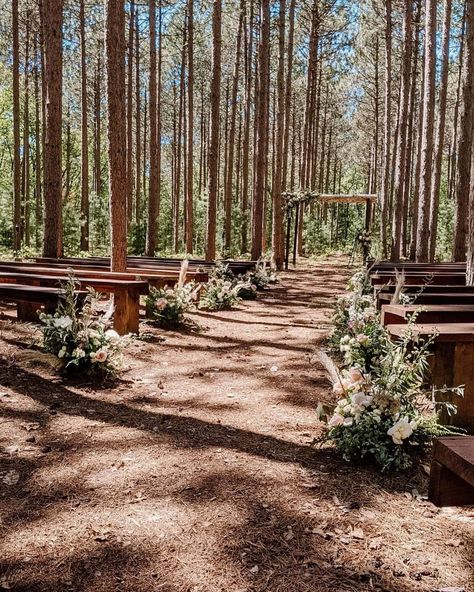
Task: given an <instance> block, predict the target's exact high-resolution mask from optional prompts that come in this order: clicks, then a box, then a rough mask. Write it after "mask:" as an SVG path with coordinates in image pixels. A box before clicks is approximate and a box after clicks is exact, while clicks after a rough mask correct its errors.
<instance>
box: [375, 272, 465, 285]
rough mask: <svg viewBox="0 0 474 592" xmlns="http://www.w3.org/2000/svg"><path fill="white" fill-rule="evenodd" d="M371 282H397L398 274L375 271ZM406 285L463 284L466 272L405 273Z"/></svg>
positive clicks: (381, 283) (377, 283)
mask: <svg viewBox="0 0 474 592" xmlns="http://www.w3.org/2000/svg"><path fill="white" fill-rule="evenodd" d="M370 282H371V284H372V285H373V286H380V285H384V284H396V283H397V282H398V278H397V275H396V274H395V273H391V272H382V273H375V274H371V275H370ZM403 283H404V285H413V284H415V285H419V284H426V285H429V284H441V285H453V286H462V285H464V286H465V285H466V273H465V272H463V271H459V272H458V271H454V272H435V273H429V274H428V273H425V272H410V273H405V275H404V277H403Z"/></svg>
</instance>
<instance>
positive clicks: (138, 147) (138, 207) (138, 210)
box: [134, 6, 142, 225]
mask: <svg viewBox="0 0 474 592" xmlns="http://www.w3.org/2000/svg"><path fill="white" fill-rule="evenodd" d="M134 29H135V223H136V224H137V225H139V224H141V221H142V195H141V193H142V191H141V188H142V179H141V159H142V144H141V142H142V136H141V95H140V87H141V84H140V37H139V32H140V29H139V26H138V6H136V7H135V27H134Z"/></svg>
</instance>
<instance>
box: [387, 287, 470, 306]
mask: <svg viewBox="0 0 474 592" xmlns="http://www.w3.org/2000/svg"><path fill="white" fill-rule="evenodd" d="M391 301H392V294H390V293H387V292H381V293H380V294H378V295H377V306H378V307H379V308H380V307H381V306H383V305H384V304H390V303H391ZM415 303H416V304H418V305H424V304H442V305H449V304H456V305H457V304H474V291H467V292H463V291H460V292H458V291H457V290H456V289H455V286H453V287H452V291H451V292H429V291H426V292H421V293H420V294H418V295H417V297H416V300H415Z"/></svg>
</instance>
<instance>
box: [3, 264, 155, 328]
mask: <svg viewBox="0 0 474 592" xmlns="http://www.w3.org/2000/svg"><path fill="white" fill-rule="evenodd" d="M7 268H8V267H7V266H5V267H2V266H0V286H2V282H3V283H5V282H11V283H16V284H23V285H29V286H41V287H55V288H57V287H60V286H61V284H62V283H64V282H66V281H67V279H68V272H67V271H64V272H63V273H58V272H57V270H54V271H51V270H47V269H45V270H43V273H41V274H37V273H35V272H36V271H38V268H33V269H32V270H30V269H29V268H27V267H20V268H19V269H22V270H23V272H16V271H12V272H9V271H5V270H6V269H7ZM12 269H16V268H12ZM126 277H127V279H116V277H112V278H111V277H110V275H109V274H107V273H104V272H102V273H101V274H100V275H98V276H97V277H88V276H82V275H81V276H79V277H75V279H76V280H77V282H78V286H79V288H80V289H84V288H87V287H92V288H94V289H95V290H96V291H98V292H101V293H106V294H113V297H114V316H113V325H114V328H115V330H116V331H117V333H119V334H120V335H124V334H127V333H138V331H139V324H140V295H142V294H147V293H148V283H147V282H146V281H139V280H136V279H133V276H126ZM129 278H132V279H129Z"/></svg>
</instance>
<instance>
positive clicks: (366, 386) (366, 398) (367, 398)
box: [328, 368, 417, 445]
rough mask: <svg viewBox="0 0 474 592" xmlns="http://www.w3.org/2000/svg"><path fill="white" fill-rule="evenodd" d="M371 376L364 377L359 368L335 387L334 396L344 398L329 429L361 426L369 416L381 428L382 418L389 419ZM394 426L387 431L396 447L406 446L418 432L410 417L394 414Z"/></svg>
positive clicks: (349, 372)
mask: <svg viewBox="0 0 474 592" xmlns="http://www.w3.org/2000/svg"><path fill="white" fill-rule="evenodd" d="M374 386H375V385H374V384H373V383H372V380H371V378H370V376H364V374H363V372H362V371H361V370H360V368H349V370H345V371H344V372H343V375H342V377H341V378H340V380H339V381H338V382H336V383H335V384H334V385H333V392H334V393H335V394H336V395H338V396H342V397H343V398H341V399H340V400H339V401H338V402H337V405H336V408H335V410H334V413H333V415H332V417H331V418H330V419H329V421H328V425H329V427H330V428H336V427H339V426H342V427H350V426H352V425H354V424H358V423H359V422H360V421H361V419H362V418H363V416H364V415H368V414H370V419H371V421H373V422H374V423H377V424H380V423H381V421H382V416H384V415H385V416H386V415H387V404H386V399H385V398H384V397H380V396H377V395H376V394H375V393H376V388H374ZM391 415H392V417H393V425H392V426H391V427H390V428H389V429H388V430H387V431H386V434H387V435H388V436H390V437H391V438H392V441H393V442H394V444H399V445H400V444H403V441H404V440H406V439H407V438H409V437H410V436H411V435H412V434H413V432H414V431H415V430H416V428H417V422H416V421H414V420H412V421H410V420H409V419H408V418H407V417H400V413H399V412H398V411H397V412H395V413H393V414H391Z"/></svg>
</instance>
